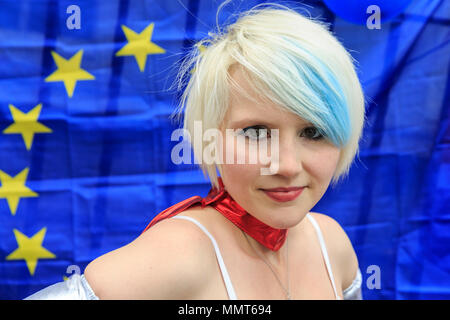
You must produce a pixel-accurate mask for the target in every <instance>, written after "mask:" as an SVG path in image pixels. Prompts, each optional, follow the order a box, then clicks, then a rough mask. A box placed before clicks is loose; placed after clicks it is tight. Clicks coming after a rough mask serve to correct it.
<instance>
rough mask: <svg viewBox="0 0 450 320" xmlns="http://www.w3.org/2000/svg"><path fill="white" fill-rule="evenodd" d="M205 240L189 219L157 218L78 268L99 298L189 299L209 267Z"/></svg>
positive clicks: (202, 284) (204, 281) (211, 255)
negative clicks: (128, 240)
mask: <svg viewBox="0 0 450 320" xmlns="http://www.w3.org/2000/svg"><path fill="white" fill-rule="evenodd" d="M214 264H216V261H215V255H214V249H213V248H212V245H211V242H210V240H209V239H208V238H207V236H206V235H205V234H203V232H202V231H201V230H199V229H198V228H197V227H196V226H195V225H193V224H192V223H189V222H186V221H182V220H167V221H161V222H159V223H158V224H157V225H155V226H153V227H152V228H151V229H149V230H147V231H146V232H145V233H143V234H142V235H141V236H139V237H138V238H137V239H136V240H134V241H133V242H131V243H130V244H128V245H126V246H124V247H122V248H119V249H117V250H114V251H111V252H109V253H107V254H105V255H103V256H101V257H99V258H97V259H95V260H94V261H92V262H91V263H90V264H89V265H88V266H87V267H86V270H85V272H84V274H85V277H86V280H87V281H88V283H89V284H90V286H91V287H92V289H93V290H94V292H95V294H96V295H97V296H98V297H99V298H100V299H191V298H193V297H195V296H196V295H197V294H199V292H201V291H202V290H204V289H205V287H206V286H207V284H208V282H209V280H210V278H211V276H212V275H213V272H214V271H215V268H214V267H215V266H214Z"/></svg>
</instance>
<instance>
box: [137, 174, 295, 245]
mask: <svg viewBox="0 0 450 320" xmlns="http://www.w3.org/2000/svg"><path fill="white" fill-rule="evenodd" d="M199 204H201V206H202V208H204V207H205V206H211V207H213V208H214V209H215V210H217V211H219V212H220V213H221V214H222V215H223V216H224V217H225V218H227V219H228V220H230V221H231V222H232V223H233V224H234V225H235V226H237V227H238V228H239V229H241V230H242V231H244V232H245V233H246V234H248V235H249V236H251V237H252V238H253V239H255V240H256V241H258V242H259V243H260V244H262V245H263V246H265V247H266V248H268V249H270V250H272V251H277V250H279V249H280V248H281V247H282V246H283V244H284V242H285V240H286V236H287V229H275V228H272V227H270V226H268V225H267V224H265V223H263V222H261V221H259V220H258V219H256V218H255V217H253V216H252V215H251V214H249V213H248V212H247V211H245V210H244V209H243V208H242V207H241V206H240V205H239V204H238V203H237V202H236V201H234V199H233V198H232V197H231V196H230V195H229V194H228V192H227V191H226V190H225V187H224V185H223V183H222V179H221V178H219V189H217V188H212V189H211V190H210V191H209V193H208V195H207V196H206V197H205V198H202V197H200V196H194V197H191V198H189V199H186V200H184V201H181V202H179V203H177V204H176V205H174V206H172V207H170V208H167V209H166V210H164V211H163V212H161V213H159V214H158V215H157V216H155V218H153V220H152V221H151V222H150V223H149V225H148V226H147V227H146V228H145V230H144V232H145V231H146V230H147V229H149V228H150V227H151V226H153V225H155V224H156V223H158V222H159V221H161V220H164V219H167V218H170V217H173V216H175V215H177V214H179V213H181V212H183V211H184V210H187V209H188V208H190V207H192V206H194V205H199Z"/></svg>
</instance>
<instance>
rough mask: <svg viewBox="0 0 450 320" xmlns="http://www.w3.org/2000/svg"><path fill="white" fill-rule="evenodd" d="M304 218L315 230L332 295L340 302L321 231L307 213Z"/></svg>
mask: <svg viewBox="0 0 450 320" xmlns="http://www.w3.org/2000/svg"><path fill="white" fill-rule="evenodd" d="M306 216H307V217H308V219H309V221H311V223H312V225H313V227H314V229H316V233H317V237H318V238H319V243H320V248H321V250H322V256H323V259H324V260H325V266H326V267H327V271H328V275H329V277H330V280H331V285H332V286H333V290H334V294H335V296H336V299H338V300H340V299H341V298H340V296H339V295H338V293H337V290H336V285H335V283H334V277H333V271H332V270H331V264H330V259H329V258H328V252H327V247H326V246H325V240H324V239H323V235H322V231H321V230H320V227H319V224H318V223H317V222H316V220H315V219H314V218H313V217H312V216H311V215H310V214H309V213H308V214H307V215H306Z"/></svg>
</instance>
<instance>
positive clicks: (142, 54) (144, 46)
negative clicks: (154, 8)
mask: <svg viewBox="0 0 450 320" xmlns="http://www.w3.org/2000/svg"><path fill="white" fill-rule="evenodd" d="M153 27H154V23H151V24H149V25H148V26H147V27H146V28H145V29H144V31H142V32H141V33H136V32H134V31H133V30H131V29H130V28H128V27H127V26H124V25H122V30H123V32H124V33H125V37H126V38H127V40H128V43H127V44H126V45H125V46H123V47H122V49H120V50H119V51H118V52H117V53H116V56H118V57H121V56H134V57H135V58H136V62H137V64H138V65H139V70H140V71H141V72H143V71H144V69H145V63H146V61H147V55H149V54H158V53H165V52H166V50H164V49H163V48H161V47H159V46H157V45H156V44H154V43H153V42H151V39H152V33H153Z"/></svg>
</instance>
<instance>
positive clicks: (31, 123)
mask: <svg viewBox="0 0 450 320" xmlns="http://www.w3.org/2000/svg"><path fill="white" fill-rule="evenodd" d="M41 109H42V103H40V104H38V105H37V106H36V107H34V108H33V110H31V111H29V112H28V113H23V112H22V111H20V110H19V109H17V108H16V107H14V106H13V105H12V104H10V105H9V111H10V112H11V115H12V117H13V120H14V123H13V124H12V125H10V126H9V127H8V128H6V129H5V130H3V133H6V134H17V133H19V134H21V135H22V138H23V141H24V142H25V146H26V147H27V150H30V149H31V145H32V144H33V137H34V134H35V133H50V132H52V130H51V129H50V128H48V127H46V126H44V125H43V124H41V123H39V122H38V121H37V119H38V118H39V114H40V113H41Z"/></svg>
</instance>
